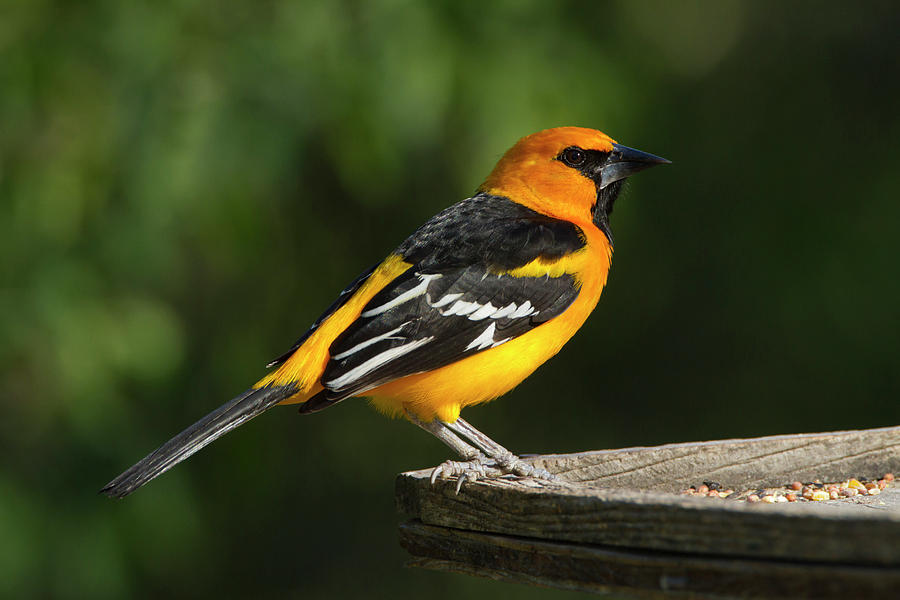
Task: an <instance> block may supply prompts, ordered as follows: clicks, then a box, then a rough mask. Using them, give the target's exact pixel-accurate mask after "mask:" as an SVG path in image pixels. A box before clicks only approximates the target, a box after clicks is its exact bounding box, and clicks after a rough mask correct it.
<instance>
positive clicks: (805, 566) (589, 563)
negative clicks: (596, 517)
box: [400, 521, 900, 600]
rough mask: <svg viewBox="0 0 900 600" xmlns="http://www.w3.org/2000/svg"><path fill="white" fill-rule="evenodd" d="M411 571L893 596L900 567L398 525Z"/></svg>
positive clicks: (754, 592)
mask: <svg viewBox="0 0 900 600" xmlns="http://www.w3.org/2000/svg"><path fill="white" fill-rule="evenodd" d="M400 543H401V545H402V546H403V547H404V548H406V549H407V550H408V551H409V552H410V553H411V554H412V555H413V556H415V557H417V558H416V559H414V560H413V561H412V563H411V564H412V565H413V566H419V567H425V568H430V569H438V570H442V571H452V572H457V573H465V574H470V575H479V576H482V577H489V578H491V579H499V580H504V581H513V582H518V583H526V584H530V585H539V586H547V587H556V588H562V589H568V590H577V591H586V592H595V593H602V592H607V593H609V592H613V593H619V594H621V593H627V595H628V597H638V598H677V597H691V598H695V597H702V598H774V597H788V598H789V597H804V598H805V597H815V598H818V599H829V598H840V599H842V600H846V599H847V598H877V597H885V598H890V597H895V595H896V593H897V591H898V590H900V570H898V569H885V568H877V567H859V566H846V565H837V566H836V565H833V564H822V563H819V564H810V563H792V562H787V563H776V562H772V561H767V560H753V559H732V558H710V557H696V556H686V555H683V554H675V553H661V552H635V551H629V550H621V549H616V548H609V547H599V546H581V545H573V544H564V543H559V542H546V541H539V540H531V539H527V538H516V537H510V536H501V535H496V534H485V533H474V532H468V531H459V530H455V529H448V528H444V527H433V526H429V525H423V524H422V523H421V522H418V521H411V522H407V523H404V524H403V525H401V527H400Z"/></svg>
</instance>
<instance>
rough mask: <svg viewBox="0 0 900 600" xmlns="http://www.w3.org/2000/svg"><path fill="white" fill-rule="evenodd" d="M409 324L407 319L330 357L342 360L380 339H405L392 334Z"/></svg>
mask: <svg viewBox="0 0 900 600" xmlns="http://www.w3.org/2000/svg"><path fill="white" fill-rule="evenodd" d="M409 324H410V321H407V322H406V323H404V324H403V325H401V326H400V327H398V328H397V329H391V330H390V331H388V332H387V333H382V334H381V335H376V336H375V337H371V338H369V339H367V340H366V341H364V342H360V343H358V344H357V345H355V346H353V347H352V348H350V349H349V350H347V351H346V352H341V353H340V354H335V355H334V356H332V357H331V358H333V359H335V360H342V359H345V358H347V357H348V356H350V355H351V354H356V353H357V352H359V351H360V350H362V349H363V348H368V347H369V346H371V345H372V344H377V343H378V342H380V341H382V340H402V339H405V338H403V336H399V335H394V334H395V333H397V332H399V331H400V330H401V329H403V328H404V327H406V326H407V325H409Z"/></svg>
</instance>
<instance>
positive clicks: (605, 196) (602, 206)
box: [591, 179, 625, 246]
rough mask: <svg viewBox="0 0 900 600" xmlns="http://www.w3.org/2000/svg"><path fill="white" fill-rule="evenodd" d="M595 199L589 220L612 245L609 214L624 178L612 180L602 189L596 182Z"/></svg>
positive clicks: (623, 183)
mask: <svg viewBox="0 0 900 600" xmlns="http://www.w3.org/2000/svg"><path fill="white" fill-rule="evenodd" d="M596 185H597V201H596V202H594V205H593V206H592V207H591V220H593V221H594V225H596V226H597V229H599V230H600V231H602V232H603V233H604V234H606V239H608V240H609V245H610V246H612V245H613V234H612V230H611V229H610V228H609V215H611V214H612V211H613V204H615V202H616V198H618V197H619V192H620V191H622V187H623V186H624V185H625V180H624V179H620V180H619V181H614V182H612V183H611V184H609V185H608V186H606V187H605V188H603V189H600V184H599V183H597V184H596Z"/></svg>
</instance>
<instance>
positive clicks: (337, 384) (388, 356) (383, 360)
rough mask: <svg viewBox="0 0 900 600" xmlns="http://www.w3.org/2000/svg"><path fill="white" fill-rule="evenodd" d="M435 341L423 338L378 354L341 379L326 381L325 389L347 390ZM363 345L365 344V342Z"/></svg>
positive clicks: (431, 338)
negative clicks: (369, 374) (373, 373)
mask: <svg viewBox="0 0 900 600" xmlns="http://www.w3.org/2000/svg"><path fill="white" fill-rule="evenodd" d="M433 339H434V336H432V337H426V338H422V339H420V340H416V341H414V342H410V343H408V344H403V345H402V346H397V347H395V348H391V349H389V350H385V351H384V352H382V353H381V354H376V355H375V356H373V357H372V358H370V359H369V360H367V361H366V362H364V363H362V364H361V365H359V366H357V367H354V368H352V369H350V370H349V371H347V372H346V373H344V374H343V375H341V376H340V377H336V378H335V379H332V380H331V381H326V382H325V387H327V388H330V389H338V390H339V389H341V388H345V387H347V386H348V385H350V384H352V383H353V382H355V381H356V380H358V379H360V378H361V377H363V376H364V375H367V374H368V373H371V372H372V371H374V370H375V369H377V368H379V367H382V366H384V365H386V364H388V363H389V362H391V361H392V360H396V359H398V358H400V357H401V356H403V355H404V354H409V353H410V352H412V351H413V350H415V349H416V348H419V347H421V346H424V345H425V344H427V343H428V342H430V341H431V340H433ZM363 343H365V342H363Z"/></svg>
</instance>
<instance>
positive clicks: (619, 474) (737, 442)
mask: <svg viewBox="0 0 900 600" xmlns="http://www.w3.org/2000/svg"><path fill="white" fill-rule="evenodd" d="M533 462H534V464H535V465H538V466H541V467H543V468H545V469H547V470H548V471H550V472H551V473H558V474H559V475H561V476H562V477H563V478H565V479H566V480H567V481H571V482H579V483H583V484H586V485H591V486H593V487H605V488H610V487H628V488H632V489H641V490H648V491H659V492H680V491H681V490H683V489H685V488H687V487H689V486H691V485H696V484H697V483H699V481H700V480H701V479H703V480H707V481H716V482H718V483H721V484H723V485H724V486H725V487H727V488H732V489H742V488H759V487H767V486H774V485H784V484H785V483H790V482H791V481H797V480H800V481H811V480H813V479H821V480H822V481H840V480H841V479H843V478H845V477H849V476H859V477H866V478H868V479H874V478H876V477H881V476H882V475H884V473H885V472H886V471H892V470H898V469H900V427H884V428H880V429H867V430H862V431H839V432H831V433H809V434H796V435H778V436H769V437H761V438H752V439H733V440H718V441H713V442H691V443H685V444H667V445H664V446H655V447H650V448H625V449H621V450H597V451H593V452H582V453H578V454H562V455H544V456H540V457H537V458H536V459H535V460H534V461H533ZM898 475H900V473H898Z"/></svg>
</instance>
